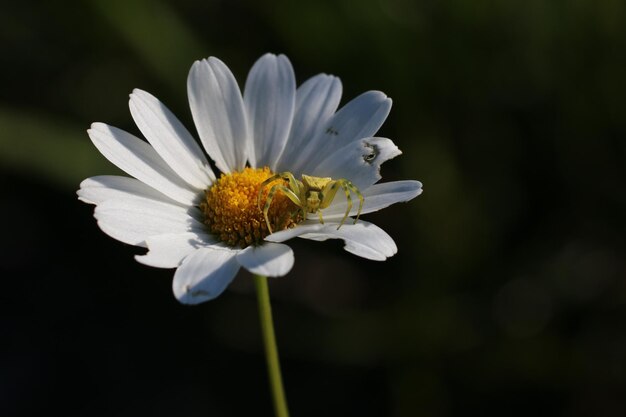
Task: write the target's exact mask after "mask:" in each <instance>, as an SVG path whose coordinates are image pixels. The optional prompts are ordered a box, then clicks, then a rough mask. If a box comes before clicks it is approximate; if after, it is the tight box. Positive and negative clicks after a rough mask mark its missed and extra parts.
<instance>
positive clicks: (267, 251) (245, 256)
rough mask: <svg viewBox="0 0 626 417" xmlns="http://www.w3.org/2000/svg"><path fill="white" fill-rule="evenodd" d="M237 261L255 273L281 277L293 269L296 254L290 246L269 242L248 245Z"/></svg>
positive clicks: (239, 254)
mask: <svg viewBox="0 0 626 417" xmlns="http://www.w3.org/2000/svg"><path fill="white" fill-rule="evenodd" d="M237 261H239V263H240V264H241V265H242V266H243V267H244V268H246V269H247V270H248V271H250V272H252V273H253V274H260V275H265V276H268V277H281V276H283V275H286V274H287V273H288V272H289V271H291V267H293V263H294V256H293V251H292V250H291V248H290V247H289V246H287V245H283V244H280V243H270V242H267V243H264V244H263V245H261V246H248V247H247V248H245V249H244V250H242V251H241V252H239V253H238V254H237Z"/></svg>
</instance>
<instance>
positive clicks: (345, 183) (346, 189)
mask: <svg viewBox="0 0 626 417" xmlns="http://www.w3.org/2000/svg"><path fill="white" fill-rule="evenodd" d="M340 183H341V188H343V191H344V192H345V193H346V200H347V201H348V204H347V206H348V207H347V208H346V214H344V216H343V219H341V222H340V223H339V226H337V230H339V228H340V227H341V226H343V224H344V223H345V221H346V219H347V218H348V215H349V214H350V210H352V197H351V196H350V191H352V189H353V187H354V186H352V184H351V183H350V182H349V181H348V180H340ZM351 186H352V187H351Z"/></svg>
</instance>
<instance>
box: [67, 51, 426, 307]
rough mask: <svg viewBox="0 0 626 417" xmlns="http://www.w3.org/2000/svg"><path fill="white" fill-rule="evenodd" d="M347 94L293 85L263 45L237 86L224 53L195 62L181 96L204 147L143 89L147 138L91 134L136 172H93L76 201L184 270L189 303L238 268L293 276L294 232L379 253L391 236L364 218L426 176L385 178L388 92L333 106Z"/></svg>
mask: <svg viewBox="0 0 626 417" xmlns="http://www.w3.org/2000/svg"><path fill="white" fill-rule="evenodd" d="M341 90H342V88H341V82H340V81H339V79H338V78H337V77H334V76H331V75H327V74H319V75H317V76H314V77H312V78H310V79H309V80H307V81H305V82H304V83H303V84H302V85H300V86H299V87H297V88H296V82H295V75H294V72H293V69H292V66H291V64H290V62H289V60H288V59H287V58H286V57H285V56H284V55H278V56H276V55H273V54H266V55H264V56H262V57H261V58H260V59H259V60H258V61H257V62H256V63H255V64H254V66H253V67H252V69H251V70H250V72H249V74H248V77H247V79H246V83H245V87H244V89H243V94H242V93H241V90H240V89H239V86H238V84H237V82H236V80H235V77H234V76H233V74H232V73H231V71H230V70H229V69H228V67H227V66H226V65H225V64H224V63H223V62H222V61H220V60H219V59H217V58H214V57H211V58H208V59H206V60H201V61H197V62H195V63H194V64H193V66H192V67H191V70H190V72H189V77H188V80H187V93H188V96H189V104H190V108H191V114H192V116H193V120H194V123H195V127H196V130H197V133H198V136H199V139H200V142H199V143H198V142H197V141H196V140H195V139H194V137H193V135H192V134H191V133H190V132H189V131H188V130H187V129H186V128H185V127H184V126H183V124H182V123H181V122H180V121H179V120H178V119H177V118H176V117H175V116H174V114H173V113H172V112H171V111H170V110H169V109H168V108H167V107H166V106H165V105H164V104H163V103H161V102H160V101H159V100H158V99H157V98H155V97H154V96H152V95H151V94H149V93H147V92H145V91H142V90H139V89H136V90H134V91H133V93H132V94H131V95H130V103H129V106H130V111H131V115H132V117H133V119H134V121H135V123H136V124H137V127H138V128H139V131H140V132H141V133H142V135H143V136H144V137H145V139H146V140H147V142H146V141H144V140H142V139H140V138H138V137H137V136H134V135H132V134H131V133H128V132H125V131H123V130H120V129H118V128H115V127H112V126H109V125H106V124H103V123H94V124H92V126H91V129H89V130H88V133H89V137H90V138H91V140H92V142H93V143H94V145H95V146H96V147H97V148H98V150H99V151H100V152H101V153H102V154H103V155H104V156H105V157H106V158H107V159H109V161H111V162H112V163H113V164H115V165H117V166H118V167H119V168H120V169H122V170H123V171H125V172H126V173H127V174H129V175H130V177H122V176H107V175H104V176H97V177H91V178H88V179H86V180H84V181H83V182H82V183H81V185H80V189H79V191H78V196H79V199H80V200H82V201H84V202H87V203H90V204H95V205H96V208H95V212H94V215H95V217H96V219H97V221H98V225H99V226H100V228H101V229H102V230H103V231H104V232H105V233H107V234H108V235H110V236H111V237H113V238H115V239H117V240H120V241H122V242H124V243H128V244H131V245H135V246H140V247H145V248H147V249H148V251H147V253H146V254H144V255H138V256H136V259H137V261H139V262H141V263H144V264H146V265H149V266H153V267H160V268H176V272H175V273H174V280H173V290H174V295H175V296H176V298H177V299H178V300H179V301H180V302H182V303H185V304H197V303H200V302H203V301H207V300H210V299H213V298H215V297H217V296H218V295H219V294H221V293H222V292H223V291H224V290H225V288H226V287H227V286H228V284H229V283H230V282H231V281H232V280H233V279H234V277H235V275H236V274H237V272H238V271H239V269H240V268H241V267H243V268H245V269H247V270H248V271H250V272H252V273H254V274H260V275H265V276H271V277H277V276H283V275H285V274H287V273H288V272H289V270H291V268H292V266H293V263H294V255H293V251H292V250H291V248H290V247H289V246H287V245H286V244H284V243H283V242H286V241H287V240H289V239H291V238H294V237H301V238H305V239H311V240H317V241H323V240H326V239H342V240H343V241H344V242H345V246H344V248H345V249H346V250H347V251H348V252H351V253H353V254H355V255H358V256H360V257H363V258H366V259H372V260H384V259H386V258H388V257H390V256H393V255H394V254H395V253H396V251H397V248H396V245H395V243H394V241H393V239H392V238H391V237H390V236H389V235H388V234H387V233H385V232H384V231H383V230H382V229H380V228H379V227H377V226H375V225H374V224H372V223H369V222H367V221H364V220H362V219H361V218H359V220H358V221H356V219H357V218H358V216H359V215H363V214H367V213H370V212H373V211H377V210H380V209H382V208H385V207H387V206H389V205H391V204H394V203H397V202H403V201H408V200H410V199H412V198H414V197H416V196H417V195H419V194H420V193H421V190H422V189H421V184H420V183H419V182H418V181H410V180H407V181H394V182H387V183H378V181H379V180H380V179H381V176H380V166H381V164H382V163H383V162H385V161H387V160H389V159H391V158H394V157H395V156H398V155H399V154H400V153H401V152H400V150H399V149H398V148H397V147H396V146H395V145H394V143H393V142H392V141H391V140H390V139H387V138H382V137H377V136H375V134H376V132H377V131H378V129H379V128H380V127H381V126H382V124H383V122H384V121H385V119H386V118H387V115H388V114H389V111H390V109H391V100H390V99H389V98H388V97H387V96H386V95H384V94H383V93H381V92H379V91H368V92H366V93H363V94H361V95H360V96H358V97H356V98H355V99H353V100H352V101H350V102H348V103H347V104H346V105H344V106H343V107H341V108H340V109H339V110H337V109H338V107H339V101H340V98H341ZM207 156H208V157H209V158H211V159H212V161H213V166H214V167H215V168H217V170H219V171H220V173H219V174H218V175H216V174H215V172H214V169H213V168H212V165H211V164H210V163H209V158H207ZM341 190H343V191H341ZM290 193H291V194H290ZM353 197H354V198H356V200H355V201H358V204H352V201H351V200H352V199H353ZM268 202H269V204H268ZM347 219H352V220H351V221H346V220H347Z"/></svg>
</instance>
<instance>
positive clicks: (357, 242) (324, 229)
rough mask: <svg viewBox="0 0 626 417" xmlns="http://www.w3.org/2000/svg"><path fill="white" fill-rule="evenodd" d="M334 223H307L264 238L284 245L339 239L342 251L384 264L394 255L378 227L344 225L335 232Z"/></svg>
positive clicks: (392, 244)
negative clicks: (298, 239) (299, 240)
mask: <svg viewBox="0 0 626 417" xmlns="http://www.w3.org/2000/svg"><path fill="white" fill-rule="evenodd" d="M337 226H338V223H330V222H327V223H325V224H320V223H317V222H315V221H309V222H306V223H304V224H301V225H298V226H296V227H294V228H293V229H289V230H283V231H281V232H277V233H274V234H271V235H269V236H267V237H266V238H265V240H267V241H270V242H284V241H286V240H289V239H291V238H293V237H296V236H299V237H301V238H304V239H311V240H318V241H324V240H327V239H343V240H344V242H345V246H344V249H345V250H347V251H348V252H350V253H353V254H355V255H357V256H360V257H362V258H366V259H371V260H374V261H384V260H385V259H387V258H389V257H390V256H393V255H395V254H396V252H397V251H398V248H397V247H396V244H395V242H394V241H393V239H392V238H391V237H390V236H389V235H388V234H387V233H386V232H385V231H384V230H382V229H381V228H380V227H378V226H376V225H374V224H372V223H368V222H364V221H362V220H359V221H358V222H357V223H356V224H344V225H343V226H341V228H339V230H337Z"/></svg>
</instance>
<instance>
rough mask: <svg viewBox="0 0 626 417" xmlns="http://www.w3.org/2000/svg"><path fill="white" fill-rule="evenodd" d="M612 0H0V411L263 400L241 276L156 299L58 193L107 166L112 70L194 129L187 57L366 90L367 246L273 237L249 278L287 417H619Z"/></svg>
mask: <svg viewBox="0 0 626 417" xmlns="http://www.w3.org/2000/svg"><path fill="white" fill-rule="evenodd" d="M625 17H626V3H624V2H623V1H621V0H604V1H597V0H571V1H564V0H563V1H559V0H554V1H545V0H509V1H504V0H503V1H476V0H448V1H436V0H422V1H415V2H412V1H409V0H363V1H360V2H353V1H349V0H322V1H312V0H303V1H298V2H293V1H287V0H282V1H276V2H271V3H270V2H267V3H266V2H258V1H253V0H235V1H226V0H219V1H218V0H214V1H191V0H178V1H176V2H174V1H165V0H162V1H149V0H141V1H122V0H92V1H65V2H31V1H24V2H17V1H4V2H2V3H0V52H1V53H0V80H1V85H2V86H1V87H0V190H1V197H0V198H1V200H0V201H1V204H0V226H1V228H2V229H1V230H2V237H1V239H0V260H1V262H0V271H1V276H2V289H1V290H0V311H1V312H2V314H1V317H0V320H1V322H0V324H1V330H2V344H1V346H2V347H0V415H2V416H30V415H51V414H60V415H64V416H68V417H71V416H85V415H89V416H137V415H153V416H208V415H210V416H240V415H254V416H271V415H272V407H271V402H270V395H269V392H268V387H267V379H266V378H267V376H266V370H265V362H264V356H263V350H262V344H261V336H260V330H259V326H258V317H257V312H256V299H255V294H254V291H253V287H252V285H251V279H250V275H249V274H247V273H242V274H241V275H240V276H239V277H238V278H237V280H236V282H235V283H234V285H233V286H232V287H231V288H230V289H229V290H228V291H227V292H226V293H225V294H224V295H222V296H221V297H219V298H218V299H217V300H215V301H212V302H210V303H206V304H203V305H200V306H197V307H186V306H182V305H180V304H178V302H177V301H176V300H175V299H174V297H173V295H172V292H171V279H172V276H173V271H172V270H159V269H153V268H149V267H145V266H143V265H140V264H138V263H136V262H135V261H134V259H133V255H134V254H137V253H142V250H141V249H139V248H135V247H130V246H127V245H123V244H121V243H119V242H116V241H114V240H113V239H111V238H109V237H107V236H106V235H104V234H103V233H102V232H101V231H100V230H99V229H98V227H97V225H96V222H95V220H94V219H93V217H92V212H93V207H92V206H88V205H85V204H83V203H80V202H78V201H77V199H76V196H75V190H76V189H77V188H78V184H79V182H80V181H81V180H82V179H83V178H86V177H89V176H94V175H98V174H111V173H117V170H116V169H115V168H114V167H113V166H112V165H110V164H109V163H108V162H107V161H106V160H105V159H104V157H102V156H101V155H100V154H99V153H98V152H97V150H96V149H95V148H94V147H93V146H92V145H91V143H90V141H89V139H88V137H87V134H86V133H85V130H86V129H87V128H88V126H89V124H90V123H91V122H93V121H101V122H106V123H109V124H112V125H114V126H118V127H121V128H124V129H127V130H130V131H131V132H135V133H137V132H138V130H137V128H136V127H135V126H134V125H133V122H132V118H131V116H130V114H129V111H128V107H127V100H128V94H129V93H130V92H131V90H132V89H133V88H135V87H138V88H142V89H145V90H147V91H150V92H151V93H153V94H154V95H156V96H157V97H159V98H160V99H161V100H162V101H164V102H165V103H166V104H167V105H168V106H169V107H170V108H171V109H172V111H173V112H174V113H175V114H177V115H178V117H180V118H181V120H182V121H183V122H184V123H185V124H186V126H188V127H189V128H190V129H193V124H192V121H191V116H190V112H189V108H188V104H187V97H186V76H187V72H188V70H189V68H190V66H191V64H192V62H193V61H194V60H196V59H200V58H203V57H207V56H211V55H213V56H217V57H219V58H221V59H222V60H224V61H225V62H226V63H227V64H228V65H229V66H230V68H231V69H232V71H233V72H234V74H235V75H236V77H237V78H238V80H239V82H240V84H242V83H243V81H244V80H245V77H246V75H247V71H248V70H249V68H250V67H251V65H252V64H253V63H254V61H255V60H256V59H257V58H258V57H259V56H261V55H262V54H263V53H265V52H275V53H285V54H287V56H288V57H289V58H290V60H291V62H292V63H293V65H294V68H295V70H296V75H297V80H298V83H301V82H303V81H304V80H305V79H307V78H308V77H310V76H312V75H314V74H317V73H319V72H327V73H332V74H335V75H337V76H339V77H340V78H341V79H342V81H343V86H344V99H343V101H342V103H345V102H347V101H348V100H349V99H351V98H353V97H354V96H356V95H357V94H360V93H361V92H363V91H366V90H370V89H377V90H382V91H384V92H385V93H386V94H388V95H389V96H391V97H392V98H393V100H394V106H393V109H392V112H391V115H390V117H389V119H388V121H387V123H386V124H385V125H384V127H383V128H382V130H381V132H380V135H381V136H386V137H390V138H392V139H393V140H394V141H395V143H396V144H397V145H398V146H399V147H400V149H402V150H403V151H404V154H403V155H402V156H400V157H398V158H396V159H394V160H392V161H389V162H387V163H386V164H385V165H384V166H383V176H384V180H387V181H388V180H397V179H418V180H420V181H422V182H423V183H424V189H425V191H424V193H423V195H422V196H420V197H419V198H417V199H415V200H413V201H411V202H410V203H408V204H399V205H396V206H392V207H390V208H388V209H386V210H384V211H382V212H380V213H375V214H371V215H367V216H366V219H367V220H369V221H373V222H375V223H377V224H378V225H380V226H381V227H382V228H384V229H385V230H387V231H388V232H389V234H390V235H391V236H393V237H394V239H395V240H396V242H397V244H398V247H399V253H398V254H397V255H396V256H395V257H394V258H392V259H390V260H388V261H387V262H383V263H376V262H371V261H366V260H363V259H360V258H357V257H355V256H352V255H350V254H348V253H345V252H344V251H343V250H342V249H341V246H342V245H341V243H340V242H326V243H316V242H309V241H295V242H294V243H293V247H294V249H295V252H296V265H295V267H294V269H293V271H292V272H291V273H290V274H289V275H288V276H287V277H285V278H282V279H277V280H272V281H271V283H270V284H271V285H270V291H271V293H272V296H273V299H274V309H275V310H274V315H275V322H276V327H277V329H276V331H277V336H278V343H279V349H280V352H281V357H282V365H283V372H284V379H285V383H286V391H287V397H288V401H289V403H290V409H291V413H292V415H293V416H294V417H298V416H302V417H304V416H322V415H323V416H432V417H435V416H528V415H532V416H623V415H626V280H625V278H626V258H625V257H624V254H625V253H626V250H625V249H626V241H625V240H626V239H625V235H626V233H625V232H626V221H625V216H624V213H625V212H626V210H625V208H626V192H625V191H626V187H625V186H624V184H625V180H626V172H625V171H626V164H625V160H626V141H625V138H626V19H625Z"/></svg>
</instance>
